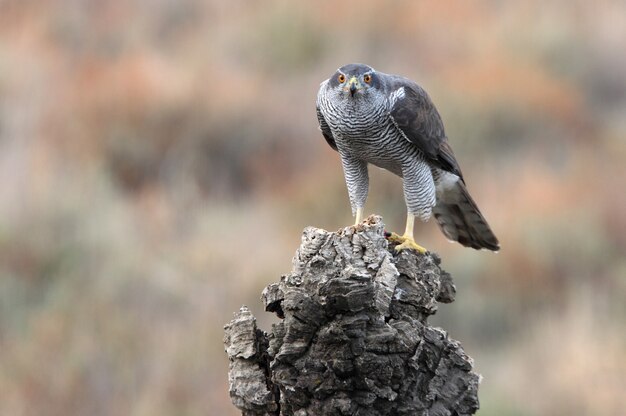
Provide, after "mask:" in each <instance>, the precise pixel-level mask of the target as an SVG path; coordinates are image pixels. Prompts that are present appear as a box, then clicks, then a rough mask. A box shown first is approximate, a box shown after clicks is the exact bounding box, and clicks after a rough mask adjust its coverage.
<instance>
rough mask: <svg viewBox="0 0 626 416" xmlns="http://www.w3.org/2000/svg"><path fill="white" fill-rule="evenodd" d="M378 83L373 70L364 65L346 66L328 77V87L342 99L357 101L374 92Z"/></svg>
mask: <svg viewBox="0 0 626 416" xmlns="http://www.w3.org/2000/svg"><path fill="white" fill-rule="evenodd" d="M379 82H380V80H379V78H378V75H377V74H376V71H375V70H374V68H372V67H370V66H367V65H364V64H348V65H344V66H342V67H341V68H339V69H338V70H337V72H335V73H334V74H333V76H331V77H330V79H329V86H330V88H331V89H333V90H334V91H335V93H336V94H337V95H339V96H341V97H342V98H344V99H352V100H358V99H360V98H363V97H367V96H368V95H370V94H372V93H373V92H375V91H376V90H377V88H378V86H379Z"/></svg>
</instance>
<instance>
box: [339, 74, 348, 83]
mask: <svg viewBox="0 0 626 416" xmlns="http://www.w3.org/2000/svg"><path fill="white" fill-rule="evenodd" d="M337 80H338V81H339V82H340V83H341V84H343V83H344V82H346V76H345V75H344V74H339V76H338V77H337Z"/></svg>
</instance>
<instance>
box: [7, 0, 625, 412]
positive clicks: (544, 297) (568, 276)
mask: <svg viewBox="0 0 626 416" xmlns="http://www.w3.org/2000/svg"><path fill="white" fill-rule="evenodd" d="M625 16H626V8H625V7H624V4H623V2H617V1H609V0H607V1H601V2H593V3H592V2H588V3H581V2H576V3H572V2H565V1H558V2H554V3H550V4H549V5H548V4H545V2H540V1H535V0H533V1H530V2H523V3H519V4H518V3H511V2H493V1H487V0H485V1H480V2H472V3H465V2H462V3H461V2H453V1H443V2H441V1H440V2H393V3H380V2H374V1H363V0H361V1H358V2H355V1H346V2H342V3H340V4H337V2H319V3H318V2H316V3H312V2H311V3H305V2H298V3H295V2H294V3H293V4H292V3H291V2H269V3H268V2H260V3H258V4H254V5H250V2H244V1H230V2H221V1H207V2H201V1H198V0H186V1H181V2H174V1H167V0H159V1H148V0H136V1H132V2H122V1H117V0H115V1H107V2H100V1H79V0H62V1H57V2H37V1H28V0H22V1H16V0H5V1H2V0H0V189H2V192H1V193H0V414H11V415H38V414H49V415H66V414H94V415H109V414H137V415H143V414H146V415H170V414H219V415H228V414H231V415H234V414H236V412H235V409H234V408H233V407H232V405H231V404H230V401H229V398H228V392H227V380H226V371H227V360H226V357H225V355H224V352H223V349H222V345H221V334H222V325H223V324H224V323H226V322H228V321H229V320H230V319H231V311H233V310H237V309H238V308H239V306H240V305H241V304H242V303H245V304H248V305H250V307H251V308H252V311H253V312H254V313H255V315H257V316H261V315H263V314H261V313H260V309H261V306H260V302H259V300H258V293H259V292H260V291H261V289H262V288H263V287H264V286H265V285H267V283H268V282H270V281H274V280H275V279H276V277H277V276H279V275H280V274H281V273H284V272H285V271H287V270H288V269H289V265H290V260H291V256H292V255H293V253H292V250H293V248H294V247H295V246H297V244H298V241H299V239H300V233H301V230H302V229H303V228H304V226H306V225H314V226H318V227H324V228H326V229H331V230H334V229H337V228H339V227H342V226H344V225H346V224H349V223H350V221H351V218H350V216H349V211H350V210H349V204H348V200H347V195H346V191H345V186H344V184H343V178H342V175H341V168H340V165H339V161H338V158H337V156H336V154H335V153H334V152H333V151H332V150H330V149H329V148H328V146H327V145H326V144H325V143H324V142H323V139H322V137H321V135H320V133H319V132H318V131H317V122H316V118H315V113H314V101H315V94H316V92H317V87H318V85H319V82H321V81H322V80H323V79H325V78H326V77H327V76H328V75H329V74H331V73H332V72H333V71H334V70H335V68H337V67H338V66H340V65H342V64H345V63H348V62H353V61H361V62H366V63H368V64H370V65H372V66H374V67H375V68H377V69H379V70H381V71H385V72H394V73H401V74H404V75H406V76H408V77H410V78H413V79H415V80H417V81H418V82H420V83H421V84H422V85H423V86H424V87H425V88H426V89H427V90H428V91H429V92H430V94H431V96H432V98H433V100H434V101H435V103H436V104H437V106H438V108H439V109H440V111H441V113H442V116H443V119H444V121H445V123H446V128H447V132H448V135H449V137H450V141H451V143H452V145H453V147H454V149H455V153H456V154H457V156H458V159H459V161H460V163H461V165H462V168H463V171H464V174H465V176H466V179H467V182H468V185H469V188H470V190H471V192H472V195H474V196H475V198H476V199H477V201H478V202H479V204H480V206H481V208H482V209H483V211H484V213H485V215H486V217H487V218H488V219H489V221H490V223H491V224H492V226H493V228H494V230H495V231H496V233H497V234H498V237H499V238H500V240H501V244H502V251H501V252H500V253H499V254H497V255H493V254H490V253H483V252H475V251H473V250H468V249H464V248H462V247H460V246H458V245H452V244H448V243H447V242H446V241H445V239H444V237H443V236H442V235H441V234H440V233H439V231H438V230H437V228H436V226H435V225H434V224H432V223H429V224H426V225H423V226H420V227H418V229H417V230H416V231H417V235H418V236H419V238H418V240H419V242H420V243H422V244H423V245H425V246H426V247H428V248H430V249H432V250H435V251H437V252H439V253H440V254H441V257H442V258H443V267H444V268H445V269H447V270H448V271H450V272H451V273H452V274H453V275H454V276H455V278H456V282H457V285H458V286H459V293H460V296H459V297H458V298H457V301H456V302H455V304H453V305H450V306H449V307H447V308H445V309H442V310H441V314H440V316H437V317H436V319H435V321H438V322H439V323H440V324H441V325H442V326H444V327H445V328H447V329H449V330H450V334H451V336H452V337H454V338H456V339H462V340H463V341H464V347H465V349H466V351H467V352H468V354H469V355H471V356H473V357H474V358H475V360H476V369H477V371H478V372H480V373H482V374H483V375H484V377H485V378H484V381H483V383H482V385H481V405H482V410H481V414H482V415H519V414H525V415H526V414H529V415H548V414H580V415H597V414H605V415H617V414H619V412H620V411H621V410H622V407H621V406H622V404H623V390H624V385H626V380H624V374H625V373H626V371H625V367H626V353H625V351H626V334H625V333H624V330H623V328H624V324H625V322H626V321H625V319H624V316H626V313H625V312H626V311H625V306H624V305H626V283H625V282H626V280H625V278H624V277H625V275H626V260H625V259H626V256H624V253H625V252H626V214H625V212H624V207H625V206H626V193H625V192H624V189H626V184H625V182H624V160H626V141H625V139H624V138H625V137H626V123H625V121H624V120H625V119H624V114H626V81H625V78H624V76H623V74H624V73H626V58H625V57H624V54H623V53H620V51H624V50H626V44H625V40H626V21H625V20H626V17H625ZM371 188H372V191H371V196H370V199H369V201H368V205H367V213H368V214H369V213H374V212H376V213H380V214H382V215H384V217H385V220H386V222H387V223H388V226H390V227H391V228H393V229H396V230H397V229H400V228H401V227H402V225H403V221H404V203H403V201H402V196H401V195H402V193H401V187H400V184H399V181H398V180H397V179H396V178H393V177H391V175H388V174H386V173H383V172H379V171H378V170H377V169H374V170H372V180H371ZM319 192H324V193H325V194H326V195H327V199H326V200H322V201H320V200H319V199H314V198H313V196H312V195H314V194H317V193H319ZM259 233H263V234H272V235H273V236H274V239H275V241H276V244H275V245H273V246H271V247H269V246H260V245H256V244H255V241H254V239H253V236H254V235H258V234H259ZM244 248H245V249H246V250H248V251H249V253H251V256H252V257H251V261H250V262H249V263H246V264H241V263H240V262H238V261H237V260H236V259H237V258H238V257H237V255H236V253H237V251H238V250H241V249H244ZM259 324H260V326H261V327H268V323H267V322H260V323H259ZM520 391H524V393H525V394H524V395H520V393H519V392H520ZM529 397H530V398H531V400H529Z"/></svg>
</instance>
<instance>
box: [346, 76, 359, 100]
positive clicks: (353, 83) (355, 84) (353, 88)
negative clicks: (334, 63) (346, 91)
mask: <svg viewBox="0 0 626 416" xmlns="http://www.w3.org/2000/svg"><path fill="white" fill-rule="evenodd" d="M348 85H349V86H350V96H351V97H354V94H355V93H356V92H357V91H358V90H360V89H361V84H360V83H359V80H358V79H357V78H356V77H352V78H350V81H348Z"/></svg>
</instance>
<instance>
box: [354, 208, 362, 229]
mask: <svg viewBox="0 0 626 416" xmlns="http://www.w3.org/2000/svg"><path fill="white" fill-rule="evenodd" d="M361 221H363V208H357V209H356V221H355V222H354V225H358V224H360V223H361Z"/></svg>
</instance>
